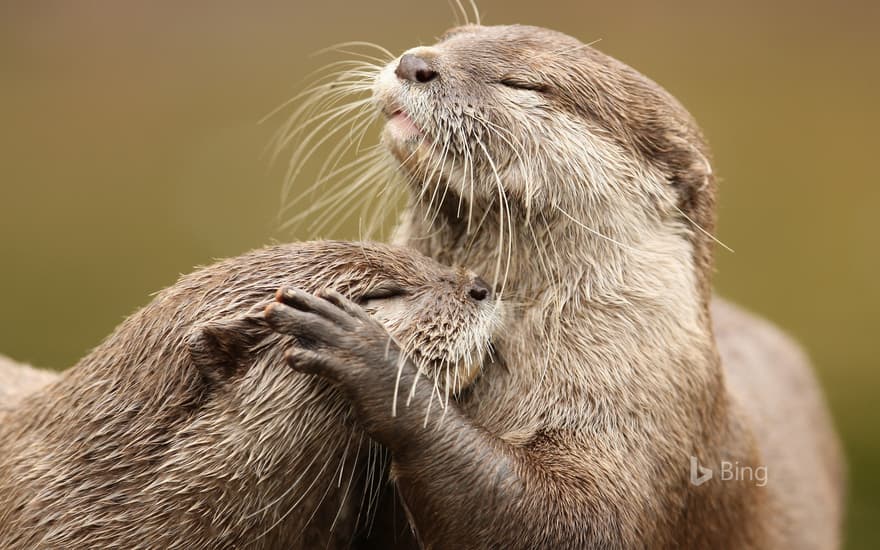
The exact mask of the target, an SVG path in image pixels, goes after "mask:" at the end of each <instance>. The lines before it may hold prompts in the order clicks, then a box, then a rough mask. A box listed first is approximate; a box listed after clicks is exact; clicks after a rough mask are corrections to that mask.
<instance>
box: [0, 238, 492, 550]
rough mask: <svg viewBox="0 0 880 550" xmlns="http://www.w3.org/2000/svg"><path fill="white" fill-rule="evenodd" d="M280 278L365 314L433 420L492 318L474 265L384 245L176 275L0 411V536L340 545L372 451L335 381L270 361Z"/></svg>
mask: <svg viewBox="0 0 880 550" xmlns="http://www.w3.org/2000/svg"><path fill="white" fill-rule="evenodd" d="M290 285H295V286H297V287H302V288H305V289H306V290H308V291H310V292H315V291H318V290H319V289H321V288H323V287H325V286H329V287H332V288H335V289H338V290H339V291H340V292H343V293H345V294H346V295H348V296H350V297H352V298H353V299H356V300H358V301H359V302H360V303H361V304H363V306H364V307H366V308H367V309H370V310H372V311H374V312H375V314H376V316H377V318H379V319H381V320H382V321H383V322H384V323H385V326H387V327H388V329H389V330H390V332H391V334H393V335H394V340H395V344H394V349H395V350H396V349H397V347H398V346H402V347H403V348H404V349H407V350H409V351H410V353H408V354H407V356H408V357H411V358H415V360H416V362H418V363H419V364H420V365H421V367H422V370H423V372H424V373H425V374H427V375H428V377H429V378H430V379H438V380H439V381H440V383H439V384H437V385H435V384H434V383H432V382H430V381H429V382H425V381H423V382H422V383H421V384H419V386H418V387H419V388H422V389H424V388H425V387H428V386H430V387H431V388H432V389H433V391H434V394H435V395H434V401H435V408H434V410H433V411H432V412H431V414H439V412H437V411H438V410H439V408H440V407H439V406H438V405H437V403H436V401H437V399H438V398H442V399H444V403H445V400H446V399H445V397H446V396H445V393H446V392H448V391H457V390H459V389H461V388H462V387H464V386H466V385H467V383H469V382H470V381H471V380H473V378H474V375H475V373H476V372H477V370H478V368H479V365H480V362H481V360H482V358H483V354H484V353H485V351H486V346H487V343H488V338H489V337H490V334H491V332H492V331H493V330H494V328H495V326H496V324H497V322H498V319H499V314H500V313H499V312H500V310H499V307H498V304H497V302H496V301H495V299H494V298H493V296H492V294H491V291H490V289H489V288H488V286H487V285H486V284H485V283H483V282H482V281H481V280H480V279H478V278H476V277H475V276H474V275H473V274H471V273H469V272H467V271H465V270H451V269H448V268H444V267H442V266H440V265H438V264H437V263H435V262H433V261H431V260H428V259H427V258H424V257H422V256H421V255H419V254H417V253H414V252H412V251H409V250H406V249H397V248H393V247H389V246H387V245H378V244H368V243H341V242H318V243H307V244H297V245H285V246H275V247H271V248H267V249H264V250H258V251H255V252H252V253H249V254H246V255H244V256H241V257H238V258H233V259H229V260H226V261H223V262H220V263H218V264H216V265H213V266H210V267H207V268H203V269H201V270H199V271H196V272H195V273H193V274H191V275H187V276H184V277H182V278H181V279H180V280H179V281H178V282H177V284H175V285H174V286H172V287H170V288H168V289H166V290H164V291H163V292H161V293H160V294H159V295H158V296H157V297H156V299H155V300H153V301H152V302H151V303H150V304H149V305H147V306H146V307H145V308H144V309H142V310H141V311H139V312H137V313H136V314H134V315H132V316H131V317H129V318H128V319H127V320H126V321H125V322H123V323H122V324H121V325H120V326H119V327H118V328H117V330H116V331H115V332H114V333H113V334H112V335H110V336H109V337H108V338H107V339H106V340H105V341H104V342H103V343H102V344H101V345H100V346H98V347H97V348H96V349H95V350H94V351H93V352H92V353H90V354H89V355H88V356H86V357H85V358H84V359H83V360H82V361H80V362H79V364H77V365H76V366H75V367H73V368H72V369H70V370H69V371H67V372H65V373H64V374H63V375H62V376H61V377H60V378H59V379H58V380H57V381H56V382H55V383H51V384H49V385H48V386H46V387H43V388H41V389H37V390H36V391H35V392H34V393H32V394H31V395H29V396H27V397H25V398H24V399H23V400H22V401H20V402H19V403H18V404H17V405H16V406H15V407H14V408H13V410H12V411H11V412H8V413H6V415H5V416H4V417H3V422H2V424H0V547H2V548H5V549H6V548H9V549H12V548H22V549H25V548H26V549H32V548H97V547H100V548H147V547H149V548H232V547H235V548H280V547H283V548H296V547H301V548H317V547H326V546H328V545H329V546H332V547H346V546H348V545H349V544H350V543H351V539H352V537H353V534H354V528H355V526H356V524H357V523H358V515H359V514H361V512H362V511H363V509H364V507H365V505H366V502H365V501H363V499H364V498H367V499H373V498H375V491H376V488H375V479H377V478H376V477H375V475H374V476H373V478H369V476H370V475H372V474H371V473H370V472H371V471H372V470H375V471H377V472H378V471H379V470H380V468H379V466H380V465H379V464H377V462H378V460H379V455H378V454H377V453H376V452H375V451H376V450H377V449H375V448H374V447H375V446H374V445H373V446H370V445H368V440H367V438H365V437H364V436H363V432H362V431H361V430H360V429H358V428H357V427H356V426H355V425H354V424H353V423H352V422H351V419H350V416H351V415H350V412H349V411H350V408H349V406H348V405H347V404H346V403H345V401H344V400H342V399H340V398H339V397H338V396H337V394H336V393H335V391H334V390H332V388H330V387H329V386H328V385H327V384H326V383H323V382H320V381H319V380H316V379H311V378H310V377H306V376H302V375H299V374H296V373H293V372H291V371H290V369H288V368H287V367H286V366H285V365H284V362H283V360H282V358H281V353H282V351H283V349H284V348H285V347H287V346H288V345H289V344H290V341H289V339H284V338H280V337H279V336H278V335H276V334H274V333H273V332H272V330H271V329H270V327H269V325H268V324H267V322H266V319H267V318H269V319H272V318H273V317H274V316H275V315H276V314H277V312H278V311H279V310H282V311H283V308H286V307H287V306H284V303H291V304H296V303H298V299H299V298H298V296H299V293H298V292H296V291H293V290H288V291H281V292H279V294H278V297H277V299H278V301H277V302H273V301H272V296H273V294H274V292H275V290H276V289H278V288H279V287H285V286H290ZM329 296H331V297H334V296H338V295H337V294H335V293H332V292H331V293H330V294H329ZM267 304H270V305H269V307H268V308H267V307H266V306H267ZM264 309H265V312H264ZM308 342H309V341H308V339H299V340H298V341H297V344H298V345H300V346H304V345H307V344H308ZM387 344H388V343H387V342H386V345H387ZM7 367H9V365H7ZM10 368H11V369H14V368H17V367H14V366H12V367H10ZM10 372H11V370H10ZM403 390H406V391H407V392H408V391H409V387H405V388H402V389H401V391H402V392H403ZM403 395H404V397H405V395H406V394H405V393H404V394H403ZM419 404H420V405H422V404H424V402H419ZM398 409H399V410H407V407H405V403H402V404H399V405H398ZM391 413H392V403H391V402H390V401H389V402H387V403H386V406H385V415H386V416H387V417H389V418H390V417H391ZM419 414H421V415H422V416H423V417H426V418H430V415H429V414H428V407H427V405H426V406H425V408H424V409H422V410H421V411H420V412H419ZM371 483H373V486H372V489H371V488H370V484H371ZM365 491H370V494H367V495H365V494H364V492H365ZM361 523H363V522H361Z"/></svg>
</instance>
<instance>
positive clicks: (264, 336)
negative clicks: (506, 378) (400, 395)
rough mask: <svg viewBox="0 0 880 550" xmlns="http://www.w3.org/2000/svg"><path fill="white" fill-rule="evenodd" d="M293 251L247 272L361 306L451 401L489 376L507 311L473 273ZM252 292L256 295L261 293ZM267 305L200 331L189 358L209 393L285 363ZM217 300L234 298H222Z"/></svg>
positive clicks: (312, 247) (379, 252) (350, 252)
mask: <svg viewBox="0 0 880 550" xmlns="http://www.w3.org/2000/svg"><path fill="white" fill-rule="evenodd" d="M292 246H294V247H295V250H294V251H293V252H290V253H288V254H286V256H285V255H283V254H282V255H280V256H279V257H278V258H277V259H273V260H271V261H264V262H262V266H261V267H260V268H259V269H257V268H254V265H253V264H254V262H253V260H251V261H249V262H239V263H240V264H241V265H242V266H246V267H247V268H249V269H250V270H251V271H252V272H251V273H248V275H247V276H248V278H253V277H256V276H260V275H261V274H260V272H261V271H265V270H267V269H273V268H274V269H277V270H278V271H279V273H276V274H275V275H274V276H272V277H267V279H268V281H264V280H261V281H260V285H261V286H262V285H268V284H274V285H276V288H278V287H285V286H293V287H299V288H301V289H303V290H305V291H307V292H317V291H319V290H322V289H324V288H333V289H335V290H338V291H339V292H341V293H342V294H344V295H345V296H347V297H348V298H349V299H351V300H353V301H355V302H358V303H360V304H361V305H362V306H363V307H364V308H365V309H366V310H367V311H368V312H370V313H371V314H372V315H374V316H375V317H376V318H377V319H378V320H379V321H380V322H381V323H383V325H384V326H385V327H386V328H387V329H388V331H389V333H390V334H391V336H392V337H393V338H394V339H395V341H396V342H397V344H398V345H399V346H400V349H401V350H402V351H403V352H404V355H405V356H406V357H407V358H409V359H411V360H412V361H413V363H414V364H415V365H416V366H417V367H419V368H420V369H421V371H422V372H423V373H424V374H426V375H428V376H429V377H430V378H432V379H433V380H434V381H435V382H436V384H437V386H438V388H439V389H440V390H441V392H443V393H445V392H446V391H449V392H451V393H457V392H460V391H461V390H463V389H465V388H466V387H467V386H468V385H469V384H471V383H472V382H473V381H474V379H475V378H476V377H477V375H478V374H479V373H480V370H481V367H482V365H483V362H484V359H486V358H487V354H489V353H490V350H491V343H490V342H491V338H492V335H493V333H494V332H495V330H496V329H497V328H498V326H499V324H500V318H501V314H502V308H501V304H500V302H499V301H498V300H497V299H496V298H495V296H494V295H493V293H492V291H491V289H490V288H489V286H488V285H487V284H486V283H485V282H483V281H482V279H480V278H479V277H477V276H476V275H475V274H474V273H472V272H470V271H467V270H465V269H463V268H459V269H453V268H449V267H445V266H442V265H440V264H439V263H437V262H435V261H433V260H431V259H429V258H426V257H424V256H422V255H420V254H418V253H417V252H415V251H413V250H410V249H406V248H397V247H390V246H386V245H380V244H372V243H347V242H334V241H325V242H316V243H302V244H297V245H292ZM279 250H282V251H283V250H284V248H283V247H281V248H280V249H279ZM285 271H287V272H288V273H289V274H285V273H284V272H285ZM253 272H256V273H253ZM251 292H253V293H255V294H256V293H257V292H259V288H256V289H253V290H251ZM264 296H266V298H265V299H263V300H261V301H259V302H257V303H256V304H255V305H253V306H252V307H251V308H250V312H249V313H247V314H244V315H235V316H232V317H230V318H228V319H224V320H221V321H215V320H212V321H209V322H207V323H204V324H200V325H199V326H197V327H196V328H195V330H193V331H192V332H191V334H190V335H189V337H188V345H189V350H190V356H191V357H192V359H193V361H194V363H195V364H196V366H197V367H198V368H199V370H200V371H201V372H202V374H203V377H204V378H205V379H206V380H207V381H208V382H209V385H211V384H217V383H222V382H224V381H225V380H227V379H228V378H229V377H230V376H234V375H235V374H236V373H241V372H242V371H245V370H248V369H249V368H251V367H252V366H253V365H254V364H258V363H260V362H272V363H276V364H281V363H283V361H281V359H280V356H278V357H276V355H278V354H279V353H280V351H282V350H284V349H286V348H287V347H288V345H285V344H284V343H282V342H279V341H278V340H279V339H281V338H283V337H281V336H279V335H277V334H276V333H274V332H272V331H271V330H270V329H269V327H268V325H267V324H266V322H265V321H264V318H263V311H264V309H265V308H266V307H267V305H270V304H271V301H269V300H268V297H269V296H271V294H270V293H266V294H264ZM217 299H218V300H223V299H228V297H226V296H224V295H223V294H222V293H220V294H218V295H217ZM239 305H240V304H239ZM203 307H209V308H212V309H220V307H219V306H216V305H214V306H212V305H210V304H207V305H206V306H203ZM215 315H216V314H215ZM299 344H301V345H305V346H307V345H308V342H300V343H299Z"/></svg>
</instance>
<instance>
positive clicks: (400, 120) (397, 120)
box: [388, 109, 422, 139]
mask: <svg viewBox="0 0 880 550" xmlns="http://www.w3.org/2000/svg"><path fill="white" fill-rule="evenodd" d="M388 126H389V127H390V128H391V129H392V131H393V132H394V133H395V134H396V135H397V136H398V137H400V138H402V139H412V138H418V137H421V136H422V130H421V128H419V127H418V126H417V125H416V123H415V122H413V120H412V119H411V118H410V117H409V115H407V114H406V112H404V111H403V110H401V109H397V110H395V111H393V112H392V113H391V116H389V117H388Z"/></svg>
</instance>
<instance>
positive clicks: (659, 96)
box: [276, 24, 844, 549]
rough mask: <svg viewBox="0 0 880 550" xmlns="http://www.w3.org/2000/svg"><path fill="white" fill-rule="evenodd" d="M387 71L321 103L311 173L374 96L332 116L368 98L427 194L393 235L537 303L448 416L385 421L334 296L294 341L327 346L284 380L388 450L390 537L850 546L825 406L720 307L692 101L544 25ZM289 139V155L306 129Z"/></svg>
mask: <svg viewBox="0 0 880 550" xmlns="http://www.w3.org/2000/svg"><path fill="white" fill-rule="evenodd" d="M374 73H375V77H372V76H369V75H368V76H366V77H364V76H363V75H365V74H367V70H366V69H364V68H358V69H355V70H353V71H349V72H347V73H344V74H343V75H342V76H341V77H339V79H338V81H337V82H331V83H329V84H322V85H321V86H319V88H318V92H317V95H316V96H315V98H314V101H312V103H311V104H312V105H316V106H321V108H325V109H326V110H327V112H328V113H330V114H329V115H328V116H327V118H323V119H322V118H319V119H318V122H316V123H315V124H316V125H317V127H318V128H319V129H320V130H321V131H312V133H311V135H312V136H317V137H314V138H311V141H310V139H305V140H304V141H303V142H302V145H301V147H302V148H301V149H300V150H299V152H298V153H297V154H296V155H295V157H294V159H295V160H296V159H303V158H305V157H307V156H308V155H304V154H303V153H302V152H303V151H306V152H309V151H311V150H313V149H312V147H314V145H313V143H314V142H315V141H316V140H317V139H321V140H325V139H327V135H328V134H330V133H331V132H332V131H335V130H326V128H328V127H339V128H343V129H345V128H348V127H349V124H348V122H347V121H345V120H343V121H344V124H333V123H334V122H335V121H334V119H336V120H338V119H340V118H342V119H348V118H351V117H342V116H341V115H340V113H345V112H353V111H354V110H356V109H358V108H362V106H363V105H364V103H365V102H364V101H363V100H360V101H357V102H352V103H351V106H350V107H339V106H338V103H336V105H337V106H336V107H333V105H334V101H337V100H338V99H339V98H340V97H342V95H343V92H347V91H363V90H364V89H367V88H370V89H371V91H372V94H373V103H374V104H375V105H376V106H377V107H378V111H379V112H381V113H382V114H383V115H384V116H385V119H386V122H385V126H384V130H383V133H382V141H383V143H384V144H385V148H386V149H387V150H388V151H389V152H390V154H391V157H392V158H393V159H394V161H395V162H396V165H397V167H398V169H399V173H400V174H402V175H403V179H404V180H405V187H406V189H408V190H409V199H408V206H407V208H406V210H405V211H404V212H403V214H402V217H401V220H400V223H399V225H398V227H397V229H396V230H395V234H394V237H393V242H395V243H396V244H402V245H407V246H410V247H413V248H415V249H417V250H419V251H420V252H422V253H424V254H425V255H427V256H429V257H432V258H434V259H436V260H438V261H440V262H441V263H444V264H448V265H467V266H468V267H469V268H471V269H474V270H475V271H476V272H477V273H480V274H481V275H483V276H484V277H485V278H487V279H490V278H491V281H492V284H493V288H494V289H495V290H496V291H497V292H498V293H499V294H500V295H503V298H504V300H505V301H506V302H508V303H511V304H516V306H515V307H513V308H512V310H511V315H510V317H509V318H508V319H507V321H506V324H505V330H504V331H503V333H502V334H500V335H499V336H498V338H496V340H495V347H496V349H497V350H498V351H499V353H500V355H501V356H502V357H503V358H504V362H503V368H500V367H493V368H492V369H491V370H490V371H487V372H486V373H485V376H482V377H480V378H479V379H478V380H477V381H476V382H475V383H474V384H473V385H472V386H471V387H470V388H469V390H468V392H466V394H465V395H463V396H462V397H461V399H459V400H457V401H455V402H452V403H450V405H449V408H448V409H447V410H445V411H444V415H443V416H442V418H435V419H434V420H432V421H431V422H429V423H427V425H426V424H425V423H424V422H421V421H420V419H419V418H418V417H417V415H411V414H402V415H400V416H397V417H395V418H394V422H392V423H388V422H385V421H380V419H382V418H384V417H383V416H382V414H381V413H382V410H381V406H382V405H384V403H386V401H387V400H388V399H390V398H391V395H392V394H391V393H390V390H388V389H387V387H386V386H387V384H386V383H387V379H388V377H389V372H391V373H397V372H398V371H397V370H396V369H393V368H390V367H391V364H388V365H384V367H383V368H376V364H377V361H379V356H380V352H381V353H390V355H391V359H389V361H390V363H392V364H393V363H394V361H395V360H394V356H395V350H390V351H389V350H387V349H386V348H383V347H382V343H383V342H385V341H387V336H386V335H385V334H384V332H383V331H382V330H380V327H378V326H376V325H375V323H372V324H370V323H368V321H367V320H366V318H365V317H364V316H363V315H362V314H361V313H360V312H359V310H358V308H357V307H356V305H354V304H341V305H339V304H332V307H330V306H327V305H326V304H322V303H321V302H320V300H319V299H318V298H315V300H318V301H314V300H313V301H309V302H303V303H300V304H299V306H298V307H295V308H291V310H290V311H286V312H285V313H286V315H287V316H288V318H289V319H288V322H286V323H279V324H277V325H276V329H277V330H279V331H280V332H283V333H285V334H289V335H290V334H292V335H294V336H307V337H309V338H314V339H316V340H317V341H318V345H317V346H316V347H315V348H314V349H300V348H292V349H290V350H289V351H288V360H289V364H290V365H291V367H293V368H294V369H296V370H300V371H304V372H309V373H312V374H317V375H319V376H321V377H324V378H326V379H328V380H331V381H333V383H335V384H337V385H338V386H339V387H341V388H342V389H343V393H344V395H346V396H347V397H348V399H349V400H351V402H352V404H353V406H354V409H355V411H357V415H358V418H359V419H360V422H361V423H362V425H363V426H364V428H365V429H366V431H367V433H369V434H370V435H371V436H372V437H373V438H374V439H376V440H377V441H379V442H380V443H382V444H383V445H384V446H385V447H387V448H388V449H389V450H390V451H391V457H392V462H391V471H390V474H389V475H390V479H391V480H392V481H393V484H394V487H395V488H396V492H397V497H396V498H397V499H398V500H399V502H393V501H392V502H391V504H390V505H389V506H387V507H386V508H387V510H393V509H394V508H395V506H396V505H397V504H400V506H398V508H401V507H402V508H403V510H404V511H405V513H406V519H407V521H408V522H409V525H410V527H411V529H412V531H413V533H414V537H412V538H410V539H407V538H406V537H403V538H400V536H399V535H400V533H399V532H397V531H396V532H395V533H394V536H395V537H397V538H393V537H392V539H393V540H391V541H390V542H388V541H383V542H380V543H377V544H376V546H377V547H382V546H384V545H386V544H388V545H391V544H396V545H398V546H407V545H415V544H419V545H421V546H422V547H425V548H597V549H598V548H602V549H615V548H737V549H742V548H773V549H782V548H798V549H800V548H836V547H838V545H839V544H840V526H841V520H842V514H843V504H842V500H843V485H844V479H843V478H844V473H843V466H842V459H841V453H840V449H839V444H838V440H837V437H836V435H835V432H834V430H833V427H832V424H831V421H830V418H829V414H828V412H827V408H826V405H825V403H824V400H823V397H822V395H821V392H820V390H819V388H818V385H817V383H816V381H815V378H814V376H813V375H812V373H811V369H810V365H809V361H808V359H807V358H806V356H805V355H804V354H803V353H802V352H801V351H800V349H799V347H798V346H797V345H796V344H795V343H793V342H792V341H791V340H790V339H789V338H788V337H787V336H785V335H784V334H782V333H781V332H780V331H779V330H778V329H777V328H775V327H774V326H772V325H770V324H769V323H767V322H764V321H763V320H761V319H759V318H757V317H756V316H754V315H752V314H750V313H747V312H745V311H743V310H741V309H740V308H738V307H736V306H734V305H732V304H730V303H728V302H725V301H723V300H721V299H720V298H717V297H715V296H714V295H713V291H712V284H711V274H712V267H713V247H714V244H715V241H716V239H715V238H714V237H713V236H712V232H713V231H714V228H715V216H716V214H715V202H716V194H717V185H716V182H715V174H714V172H713V170H712V166H711V161H710V153H709V149H708V145H707V144H706V141H705V139H704V137H703V135H702V133H701V131H700V129H699V127H698V126H697V124H696V122H695V121H694V120H693V118H692V117H691V116H690V114H689V113H688V112H687V111H686V110H685V109H684V107H682V106H681V104H680V103H679V102H678V101H677V100H676V99H675V98H673V97H672V96H671V95H670V94H669V93H667V92H666V91H665V90H663V89H662V88H661V87H660V86H659V85H657V84H656V83H654V82H653V81H651V80H649V79H648V78H646V77H645V76H643V75H642V74H640V73H639V72H637V71H636V70H634V69H632V68H630V67H628V66H627V65H625V64H623V63H622V62H620V61H617V60H616V59H613V58H611V57H609V56H607V55H604V54H602V53H600V52H599V51H597V50H596V49H594V48H592V47H590V46H588V45H586V44H583V43H581V42H580V41H578V40H577V39H575V38H572V37H570V36H567V35H565V34H562V33H559V32H555V31H552V30H548V29H544V28H538V27H531V26H521V25H512V26H481V25H473V24H468V25H464V26H461V27H457V28H454V29H452V30H451V31H449V32H447V33H446V34H445V35H444V36H443V37H441V38H440V39H439V41H438V42H437V43H436V44H434V45H432V46H427V47H418V48H414V49H411V50H408V51H407V52H405V53H404V54H403V55H401V56H391V59H390V61H389V62H388V63H387V64H386V65H384V66H377V67H375V68H374ZM358 79H360V80H358ZM340 90H342V91H340ZM328 105H329V107H328ZM345 108H349V109H351V110H352V111H345ZM301 113H309V114H311V113H312V111H310V110H309V109H301ZM291 128H293V130H292V134H290V135H289V136H287V137H285V138H284V139H285V140H289V139H290V138H292V137H300V136H305V137H306V138H309V136H308V132H309V131H310V130H309V129H304V128H308V124H304V125H301V126H293V125H292V126H291ZM297 162H299V161H298V160H297ZM369 170H372V167H368V171H367V172H364V171H361V172H357V171H355V172H354V173H355V177H358V178H360V179H359V180H358V182H357V185H358V186H361V184H362V183H363V179H364V178H368V177H370V176H372V175H375V170H373V171H369ZM295 173H296V172H295V170H294V171H293V172H292V174H293V175H294V176H295ZM362 174H366V175H362ZM316 327H317V328H316ZM364 327H369V330H367V329H365V328H364ZM318 329H320V330H318ZM322 334H325V336H322ZM327 335H329V336H327ZM368 366H371V368H369V369H368V368H367V367H368ZM405 367H406V368H404V369H403V371H402V376H403V378H404V379H408V378H412V377H414V376H415V372H416V370H415V368H414V367H413V366H412V365H408V364H405ZM365 373H370V375H371V376H375V377H376V378H377V379H378V380H379V381H380V382H381V383H374V384H368V383H366V382H365V380H364V378H365V376H367V375H366V374H365ZM398 375H399V374H398ZM401 383H406V381H405V380H404V381H403V382H401ZM429 395H430V392H429V391H428V390H427V389H426V390H419V391H418V392H416V393H415V394H414V396H413V401H414V403H415V404H418V403H419V401H420V400H426V399H428V398H429ZM377 407H378V408H377ZM418 409H419V407H418V406H415V407H414V410H418ZM734 469H735V472H736V475H734V474H732V473H731V472H733V471H734ZM764 474H766V475H764ZM387 513H392V512H387ZM392 523H393V522H388V524H389V525H390V524H392ZM367 544H369V543H367Z"/></svg>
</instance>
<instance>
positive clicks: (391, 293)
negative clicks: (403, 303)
mask: <svg viewBox="0 0 880 550" xmlns="http://www.w3.org/2000/svg"><path fill="white" fill-rule="evenodd" d="M407 294H409V293H408V292H407V291H406V290H404V289H403V287H400V286H397V285H395V284H390V283H389V284H381V285H378V286H375V287H373V288H371V289H369V290H367V291H366V292H364V294H363V295H361V297H360V298H358V300H356V301H357V302H358V303H359V304H361V305H363V304H365V303H366V302H369V301H370V300H387V299H389V298H399V297H401V296H406V295H407Z"/></svg>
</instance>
